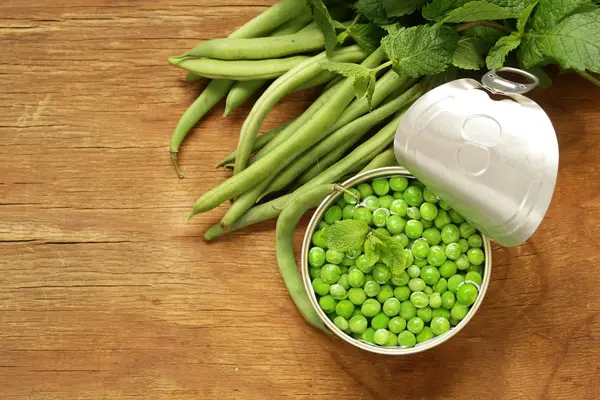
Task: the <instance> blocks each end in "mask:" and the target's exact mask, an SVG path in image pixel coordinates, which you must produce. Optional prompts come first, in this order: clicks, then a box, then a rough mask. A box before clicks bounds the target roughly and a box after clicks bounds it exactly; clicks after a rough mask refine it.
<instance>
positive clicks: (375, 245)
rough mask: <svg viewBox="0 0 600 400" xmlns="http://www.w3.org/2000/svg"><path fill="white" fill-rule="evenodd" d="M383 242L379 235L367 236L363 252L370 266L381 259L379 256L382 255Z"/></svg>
mask: <svg viewBox="0 0 600 400" xmlns="http://www.w3.org/2000/svg"><path fill="white" fill-rule="evenodd" d="M382 244H383V242H382V241H381V240H380V239H379V238H378V237H377V236H375V235H369V236H367V240H365V245H364V253H363V254H364V255H365V258H366V261H367V263H368V264H369V266H370V267H372V266H373V265H375V264H377V262H378V261H379V258H380V257H381V254H380V246H381V245H382Z"/></svg>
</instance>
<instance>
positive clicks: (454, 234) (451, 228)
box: [442, 224, 460, 244]
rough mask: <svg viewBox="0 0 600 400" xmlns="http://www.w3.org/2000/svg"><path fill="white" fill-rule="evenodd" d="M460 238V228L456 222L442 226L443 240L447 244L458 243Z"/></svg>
mask: <svg viewBox="0 0 600 400" xmlns="http://www.w3.org/2000/svg"><path fill="white" fill-rule="evenodd" d="M459 239H460V230H459V229H458V226H456V225H454V224H448V225H446V226H444V227H443V228H442V242H444V243H446V244H450V243H457V242H458V240H459Z"/></svg>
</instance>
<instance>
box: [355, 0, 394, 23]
mask: <svg viewBox="0 0 600 400" xmlns="http://www.w3.org/2000/svg"><path fill="white" fill-rule="evenodd" d="M356 8H357V10H358V12H360V13H361V14H362V15H364V16H365V17H367V18H368V19H369V20H370V21H373V22H374V23H376V24H378V25H384V24H389V23H390V22H391V21H390V19H389V18H388V16H387V13H386V11H385V7H384V5H383V0H358V3H356Z"/></svg>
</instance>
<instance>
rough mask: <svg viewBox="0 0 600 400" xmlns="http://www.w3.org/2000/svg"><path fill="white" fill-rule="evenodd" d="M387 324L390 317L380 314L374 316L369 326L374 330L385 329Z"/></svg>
mask: <svg viewBox="0 0 600 400" xmlns="http://www.w3.org/2000/svg"><path fill="white" fill-rule="evenodd" d="M389 322H390V317H388V316H387V315H385V314H384V313H381V312H380V313H379V314H377V315H376V316H374V317H373V319H372V320H371V326H372V327H373V329H375V330H377V329H385V328H387V326H388V323H389Z"/></svg>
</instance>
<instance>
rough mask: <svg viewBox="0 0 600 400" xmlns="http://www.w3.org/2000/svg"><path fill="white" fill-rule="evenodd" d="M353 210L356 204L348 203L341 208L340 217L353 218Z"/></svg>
mask: <svg viewBox="0 0 600 400" xmlns="http://www.w3.org/2000/svg"><path fill="white" fill-rule="evenodd" d="M354 210H356V206H354V205H352V204H348V205H347V206H346V207H344V209H343V210H342V218H343V219H353V218H354Z"/></svg>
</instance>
